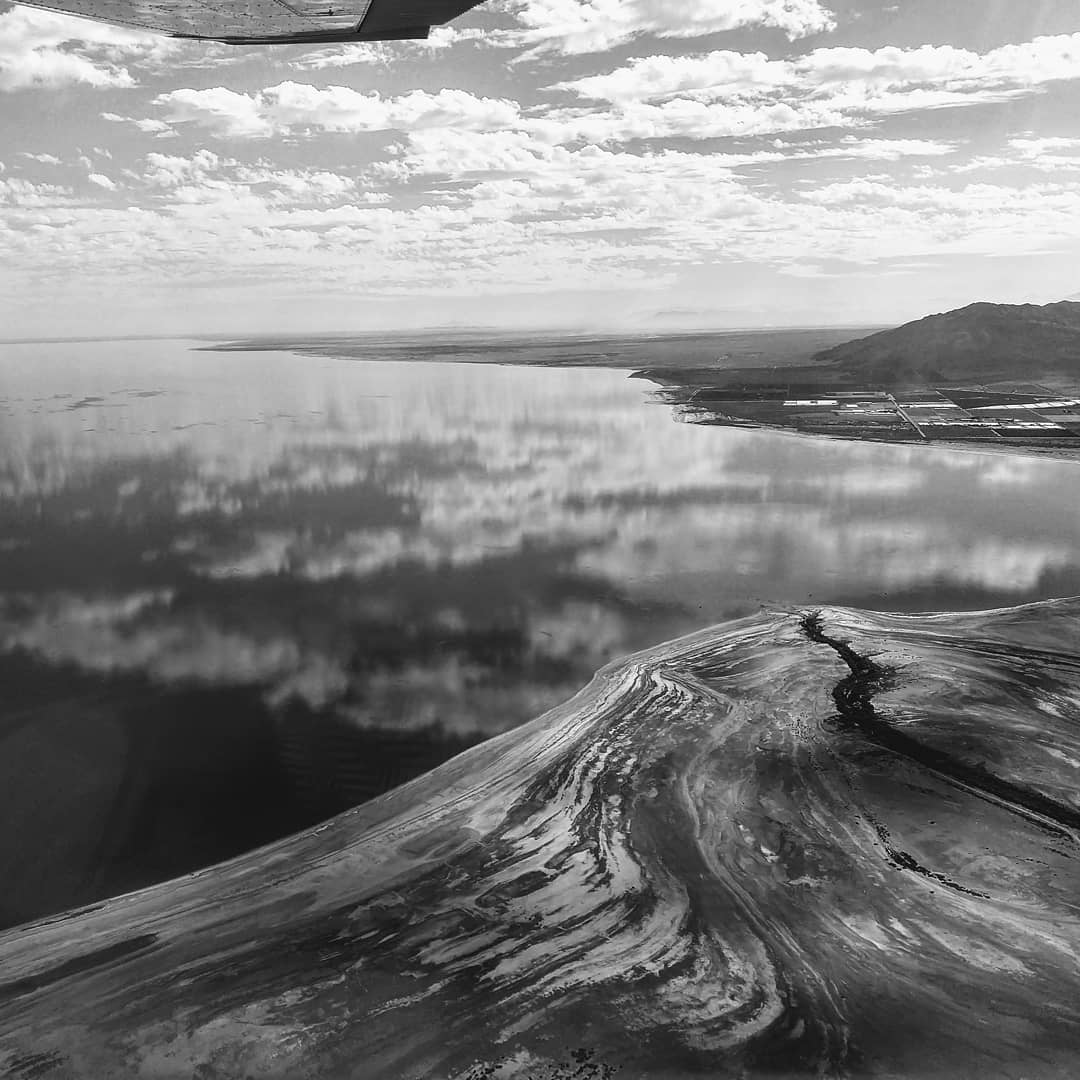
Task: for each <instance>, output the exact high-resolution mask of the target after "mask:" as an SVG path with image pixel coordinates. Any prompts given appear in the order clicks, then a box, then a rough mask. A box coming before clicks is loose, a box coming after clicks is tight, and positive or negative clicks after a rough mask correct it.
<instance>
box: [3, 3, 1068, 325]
mask: <svg viewBox="0 0 1080 1080" xmlns="http://www.w3.org/2000/svg"><path fill="white" fill-rule="evenodd" d="M1078 267H1080V8H1078V7H1077V5H1076V3H1075V0H1025V2H1024V3H1022V4H1018V3H1015V2H1014V0H949V2H947V3H946V2H944V0H902V2H898V3H886V2H884V0H624V2H621V3H614V2H613V0H493V2H490V3H487V4H484V5H481V6H480V7H478V8H475V9H474V10H472V11H471V12H468V13H467V14H466V15H464V16H462V17H461V18H459V19H457V20H455V21H454V22H453V23H452V24H450V25H448V26H446V27H441V28H437V29H435V30H434V31H433V33H432V36H431V37H430V38H429V39H428V40H427V41H419V42H389V43H377V44H352V45H322V46H306V47H305V46H259V47H235V46H232V47H230V46H225V45H220V44H212V43H200V42H185V41H177V40H172V39H169V38H165V37H161V36H157V35H152V34H143V33H135V32H132V31H129V30H123V29H118V28H115V27H109V26H105V25H103V24H98V23H95V22H91V21H87V20H81V19H76V18H71V17H67V16H62V15H58V14H54V13H51V12H46V11H41V10H37V9H31V8H26V7H20V6H13V5H9V4H5V3H2V2H0V337H2V338H17V337H50V336H54V335H55V336H65V335H121V334H143V333H162V334H178V335H179V334H188V333H190V334H212V333H222V334H250V333H257V332H261V333H274V332H308V331H335V330H343V331H349V330H365V329H418V328H425V327H455V326H457V327H465V326H494V327H503V328H512V329H518V328H521V329H532V328H539V329H553V330H554V329H557V330H593V329H596V330H612V331H627V330H629V331H634V332H637V331H641V332H652V331H661V330H669V329H677V328H680V327H684V326H685V327H716V328H725V327H754V326H776V325H827V324H841V325H868V324H884V323H897V322H902V321H904V320H907V319H909V318H915V317H919V316H922V315H925V314H929V313H931V312H935V311H942V310H947V309H949V308H952V307H957V306H960V305H962V304H965V303H970V302H972V301H975V300H992V301H998V302H1010V303H1016V302H1035V303H1045V302H1048V301H1052V300H1059V299H1064V298H1067V297H1072V296H1076V295H1077V294H1080V270H1078V269H1077V268H1078Z"/></svg>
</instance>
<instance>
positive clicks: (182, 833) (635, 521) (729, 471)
mask: <svg viewBox="0 0 1080 1080" xmlns="http://www.w3.org/2000/svg"><path fill="white" fill-rule="evenodd" d="M191 344H192V343H185V342H174V343H162V342H150V343H147V342H128V343H94V344H77V345H32V346H5V347H3V348H2V349H0V683H2V685H3V687H4V703H3V715H2V717H0V739H2V742H0V751H2V752H0V821H3V822H5V823H6V824H5V827H4V830H3V834H2V835H0V879H3V880H9V881H10V880H17V881H18V882H19V886H18V888H16V889H14V890H11V895H10V896H8V897H6V898H4V899H3V900H0V922H9V923H10V922H16V921H19V920H20V919H23V918H28V917H32V916H33V915H36V914H40V913H42V912H43V911H46V910H57V909H58V908H61V907H65V906H69V905H70V904H71V903H73V902H81V901H85V900H90V899H94V898H96V897H98V896H102V895H107V894H109V893H111V892H116V891H119V890H121V889H124V888H130V887H135V886H137V885H140V884H143V883H145V882H146V881H149V880H156V879H159V878H163V877H167V876H171V875H173V874H176V873H180V872H183V871H184V870H187V869H192V868H194V867H196V866H200V865H204V864H205V863H207V862H209V861H212V860H214V859H218V858H224V857H226V856H228V855H230V854H234V853H236V852H238V851H240V850H243V849H244V848H247V847H250V846H252V845H253V844H256V843H262V842H266V841H268V840H270V839H272V838H273V837H275V836H278V835H281V834H282V833H285V832H288V831H290V830H292V829H295V828H297V827H300V826H301V825H303V824H307V823H310V822H313V821H316V820H319V819H320V818H321V817H323V816H325V815H326V814H328V813H333V812H335V811H337V810H339V809H342V808H343V807H345V806H348V805H351V804H353V803H355V802H357V801H360V800H362V799H365V798H368V797H370V796H372V795H374V794H377V793H378V792H380V791H382V790H385V789H387V788H388V787H391V786H393V785H395V784H397V783H400V782H401V781H402V780H405V779H408V778H409V777H410V776H413V775H416V774H417V773H418V772H421V771H423V770H425V769H427V768H430V767H431V766H433V765H434V764H436V763H437V762H438V761H440V760H443V759H444V758H445V757H447V756H449V755H450V754H452V753H455V752H457V751H459V750H461V749H463V748H465V747H466V746H468V745H471V744H472V743H475V742H477V741H479V740H481V739H483V738H486V737H488V736H490V735H492V734H495V733H497V732H500V731H503V730H507V729H509V728H511V727H514V726H516V725H518V724H520V723H521V722H523V721H524V720H526V719H529V718H530V717H532V716H535V715H536V714H537V713H539V712H541V711H542V710H544V709H546V708H548V707H550V706H552V705H554V704H556V703H558V702H560V701H562V700H565V699H566V698H567V697H569V696H570V695H571V694H572V693H573V692H574V691H575V690H577V689H578V688H579V687H580V686H581V685H583V684H584V683H585V682H586V681H587V680H588V678H589V677H590V676H591V675H592V673H593V672H594V671H595V670H596V669H597V668H598V667H599V666H601V665H602V664H604V663H605V662H607V661H608V660H610V659H612V658H613V657H616V656H619V655H621V654H624V653H626V652H628V651H631V650H635V649H639V648H642V647H645V646H647V645H650V644H653V643H656V642H659V641H662V640H666V639H668V638H671V637H673V636H675V635H677V634H680V633H683V632H686V631H688V630H692V629H696V628H698V627H701V626H704V625H707V624H709V623H712V622H715V621H718V620H721V619H724V618H727V617H730V616H733V615H741V614H746V613H749V612H753V611H756V610H757V609H758V608H759V607H761V606H773V605H779V606H784V607H792V608H802V607H806V606H813V605H817V604H822V603H841V604H848V605H853V606H858V607H868V608H877V609H882V610H894V611H917V610H957V609H976V608H983V607H990V606H1000V605H1008V604H1015V603H1022V602H1025V601H1030V600H1036V599H1043V598H1047V597H1054V596H1066V595H1071V594H1076V593H1080V497H1078V495H1080V468H1078V466H1077V465H1076V464H1074V463H1071V462H1061V461H1052V460H1043V459H1037V458H1031V457H1021V456H1005V455H1001V454H997V455H980V454H977V453H972V452H967V451H953V450H945V449H940V448H936V447H924V446H909V445H873V444H863V443H853V442H850V443H841V442H829V441H824V440H820V441H815V440H811V439H804V438H799V437H796V436H791V435H786V434H776V433H770V432H765V431H742V430H732V429H723V428H709V427H696V426H691V425H684V424H679V423H677V422H675V420H674V419H673V416H672V413H671V412H670V410H669V409H667V408H666V407H665V406H663V405H662V404H659V403H658V402H656V401H654V400H651V398H650V396H649V390H650V384H648V383H645V382H642V381H639V380H631V379H628V378H627V377H626V373H625V372H622V371H603V370H590V369H575V370H556V369H544V368H521V367H517V368H515V367H498V366H490V365H459V364H447V363H438V364H425V363H409V364H406V363H365V362H362V361H355V360H353V361H346V360H334V359H328V358H325V357H302V356H294V355H291V354H288V353H273V352H269V353H230V354H220V353H200V352H193V351H191Z"/></svg>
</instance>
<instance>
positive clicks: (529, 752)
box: [0, 600, 1080, 1080]
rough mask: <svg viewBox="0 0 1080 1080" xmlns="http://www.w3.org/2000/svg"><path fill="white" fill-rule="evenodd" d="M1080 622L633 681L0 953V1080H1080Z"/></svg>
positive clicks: (718, 631) (785, 654) (767, 639)
mask: <svg viewBox="0 0 1080 1080" xmlns="http://www.w3.org/2000/svg"><path fill="white" fill-rule="evenodd" d="M1078 619H1080V600H1070V601H1056V602H1049V603H1042V604H1034V605H1028V606H1026V607H1020V608H1012V609H1002V610H998V611H992V612H981V613H974V614H966V615H936V616H896V615H883V614H872V613H867V612H861V611H856V610H852V609H843V608H824V609H822V610H821V611H820V612H818V613H810V614H805V615H803V616H801V617H800V616H798V615H794V614H791V613H787V612H776V613H769V614H761V615H757V616H753V617H749V618H745V619H742V620H739V621H736V622H732V623H727V624H723V625H720V626H718V627H715V628H713V629H710V630H706V631H702V632H700V633H698V634H695V635H692V636H690V637H686V638H681V639H678V640H676V641H673V642H671V643H669V644H666V645H662V646H658V647H656V648H652V649H649V650H647V651H645V652H641V653H637V654H635V655H632V656H630V657H628V658H627V659H626V660H623V661H620V662H617V663H614V664H611V665H609V666H608V667H606V668H605V669H603V670H602V671H601V672H600V673H599V674H598V676H597V677H596V678H595V679H594V680H593V682H592V683H591V684H590V685H589V686H588V687H587V688H586V689H585V690H584V691H582V692H581V693H580V694H578V695H577V696H576V697H575V698H573V699H572V700H571V701H569V702H567V703H566V704H565V705H563V706H560V707H559V708H557V709H555V710H553V711H551V712H549V713H547V714H545V715H544V716H542V717H540V718H539V719H537V720H536V721H534V722H533V723H531V724H529V725H526V726H525V727H522V728H518V729H516V730H514V731H511V732H508V733H506V734H504V735H502V736H499V737H497V738H495V739H492V740H489V741H488V742H485V743H483V744H481V745H479V746H476V747H474V748H472V749H471V750H468V751H466V752H465V753H463V754H461V755H459V756H458V757H456V758H455V759H453V760H452V761H450V762H447V763H446V764H445V765H442V766H440V767H439V768H438V769H436V770H435V771H434V772H432V773H430V774H428V775H427V776H424V777H421V778H419V779H417V780H414V781H412V782H411V783H408V784H406V785H404V786H403V787H401V788H399V789H397V790H395V791H393V792H390V793H387V794H386V795H383V796H382V797H380V798H378V799H375V800H374V801H372V802H370V803H368V804H366V805H364V806H362V807H359V808H357V809H355V810H352V811H349V812H347V813H345V814H342V815H340V816H339V817H336V818H334V819H333V820H331V821H329V822H326V823H324V824H322V825H319V826H317V827H316V828H314V829H311V830H309V831H307V832H305V833H302V834H300V835H298V836H295V837H292V838H290V839H288V840H284V841H281V842H279V843H276V844H273V845H271V846H269V847H266V848H263V849H262V850H260V851H257V852H253V853H251V854H249V855H245V856H242V857H241V858H239V859H236V860H233V861H232V862H229V863H225V864H222V865H220V866H217V867H213V868H210V869H208V870H205V871H202V872H200V873H197V874H194V875H190V876H189V877H187V878H184V879H180V880H177V881H173V882H169V883H166V884H163V885H160V886H156V887H154V888H151V889H148V890H145V891H143V892H141V893H135V894H132V895H130V896H126V897H121V898H117V899H115V900H111V901H106V902H104V903H102V904H99V905H98V906H96V907H94V908H91V909H87V910H85V911H83V912H73V913H70V914H68V915H65V916H59V917H56V918H54V919H52V920H49V921H46V922H43V923H39V924H36V925H33V926H28V927H23V928H21V929H19V930H16V931H12V932H9V933H8V934H7V935H4V936H2V937H0V968H2V970H3V972H4V983H5V989H6V997H5V1000H4V1001H3V1002H2V1003H0V1071H3V1070H4V1069H6V1070H7V1072H8V1073H9V1074H11V1075H13V1076H18V1077H20V1078H22V1080H26V1078H28V1077H30V1076H33V1077H35V1078H42V1077H57V1078H61V1077H62V1078H64V1080H71V1078H75V1077H85V1078H87V1080H89V1078H91V1077H92V1078H94V1080H97V1078H99V1077H102V1076H108V1077H110V1078H117V1080H123V1078H125V1077H144V1076H163V1077H171V1076H189V1075H196V1076H198V1077H200V1080H225V1078H232V1077H236V1076H246V1075H250V1076H260V1077H281V1078H285V1077H289V1078H292V1077H311V1078H315V1077H320V1078H326V1077H330V1078H338V1077H342V1078H344V1077H360V1076H362V1077H364V1078H365V1080H366V1078H369V1077H370V1078H372V1080H378V1078H386V1080H420V1078H424V1080H427V1078H429V1077H439V1078H446V1080H476V1078H477V1077H483V1078H484V1080H509V1078H511V1077H517V1078H528V1080H534V1078H536V1077H555V1076H558V1077H562V1076H574V1075H577V1076H578V1077H581V1078H586V1077H587V1078H589V1080H592V1078H593V1077H598V1076H608V1075H611V1076H618V1077H635V1078H646V1077H664V1078H676V1077H687V1078H689V1077H694V1076H700V1075H703V1074H706V1075H710V1076H718V1077H728V1078H732V1080H734V1078H736V1077H742V1078H749V1077H773V1078H775V1077H797V1076H798V1077H801V1076H822V1077H837V1078H839V1077H881V1078H883V1080H884V1078H886V1077H888V1078H893V1077H905V1078H906V1077H919V1078H922V1077H931V1076H932V1077H941V1078H944V1077H950V1078H952V1077H960V1078H971V1080H974V1078H975V1077H979V1078H982V1077H987V1076H1002V1077H1004V1076H1018V1075H1022V1076H1025V1077H1029V1078H1033V1080H1051V1078H1054V1080H1058V1078H1063V1077H1066V1076H1071V1075H1076V1074H1077V1072H1078V1071H1080V1006H1078V1005H1077V1000H1076V994H1075V985H1076V970H1077V948H1078V942H1080V901H1078V899H1077V897H1078V896H1080V863H1078V860H1077V857H1076V855H1077V852H1076V844H1075V841H1074V835H1075V833H1074V828H1075V822H1076V817H1077V814H1078V811H1080V794H1078V793H1080V784H1078V783H1077V780H1078V772H1080V635H1078V630H1077V627H1078ZM575 1054H577V1055H579V1056H577V1057H575ZM575 1070H577V1071H576V1072H575Z"/></svg>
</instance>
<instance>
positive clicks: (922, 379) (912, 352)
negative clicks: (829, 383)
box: [814, 300, 1080, 385]
mask: <svg viewBox="0 0 1080 1080" xmlns="http://www.w3.org/2000/svg"><path fill="white" fill-rule="evenodd" d="M814 360H815V361H817V362H819V363H822V364H829V365H831V366H833V367H834V368H836V369H838V370H839V372H842V373H843V374H844V375H845V376H847V377H851V378H856V379H858V380H859V381H860V382H866V383H883V384H894V385H895V384H903V383H922V384H932V383H949V382H955V381H957V380H971V379H977V380H978V381H980V382H985V381H988V380H992V379H1027V378H1033V377H1036V376H1044V375H1050V374H1054V375H1069V376H1075V377H1077V378H1078V379H1080V303H1077V302H1075V301H1069V300H1063V301H1061V302H1059V303H1056V304H1045V305H1043V306H1040V305H1038V304H987V303H978V304H969V305H968V306H967V307H963V308H958V309H957V310H955V311H947V312H945V313H944V314H940V315H929V316H927V317H926V318H925V319H919V320H917V321H916V322H910V323H905V324H904V325H903V326H899V327H896V328H895V329H893V330H882V331H880V332H879V333H876V334H871V335H870V336H869V337H865V338H859V339H857V340H855V341H849V342H847V343H845V344H843V345H836V346H834V347H832V348H829V349H823V350H821V351H820V352H817V353H815V354H814Z"/></svg>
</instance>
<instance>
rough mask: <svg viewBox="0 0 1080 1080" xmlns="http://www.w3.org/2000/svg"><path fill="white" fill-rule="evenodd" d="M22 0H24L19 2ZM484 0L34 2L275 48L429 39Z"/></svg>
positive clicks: (182, 33) (164, 29)
mask: <svg viewBox="0 0 1080 1080" xmlns="http://www.w3.org/2000/svg"><path fill="white" fill-rule="evenodd" d="M20 2H22V0H20ZM478 3H480V0H49V2H48V3H38V2H36V0H30V4H29V6H31V7H41V8H46V9H47V10H49V11H60V12H63V13H65V14H68V15H82V16H84V17H86V18H89V19H96V20H98V21H99V22H107V23H116V24H117V25H120V26H129V27H132V28H134V29H138V30H156V31H158V32H160V33H163V34H168V35H170V36H171V37H181V38H199V39H204V40H209V41H224V42H227V43H228V44H231V45H273V44H283V45H284V44H289V43H307V42H333V41H393V40H401V39H403V38H426V37H427V36H428V31H429V30H430V29H431V27H432V26H435V25H437V24H438V23H444V22H448V21H449V20H450V19H453V18H456V17H457V16H458V15H460V14H462V12H465V11H468V10H469V8H472V7H475V6H476V5H477V4H478Z"/></svg>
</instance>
